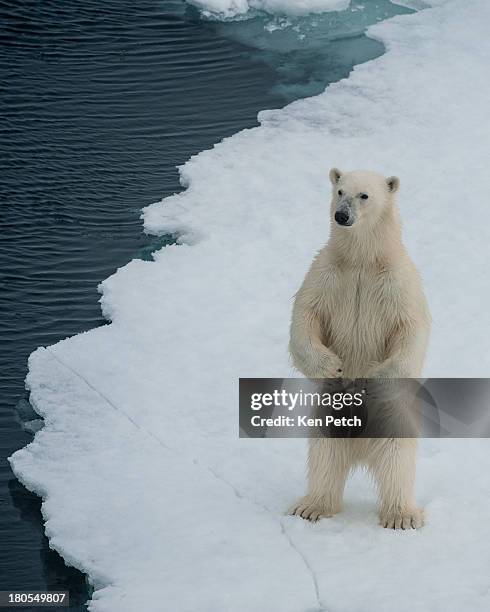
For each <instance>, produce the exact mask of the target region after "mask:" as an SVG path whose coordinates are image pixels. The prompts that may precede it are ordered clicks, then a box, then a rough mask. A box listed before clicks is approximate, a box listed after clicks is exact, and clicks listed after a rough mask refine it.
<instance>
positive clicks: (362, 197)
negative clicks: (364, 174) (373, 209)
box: [359, 193, 369, 200]
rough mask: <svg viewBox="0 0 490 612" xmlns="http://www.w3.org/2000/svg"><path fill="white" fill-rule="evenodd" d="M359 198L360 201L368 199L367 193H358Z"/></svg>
mask: <svg viewBox="0 0 490 612" xmlns="http://www.w3.org/2000/svg"><path fill="white" fill-rule="evenodd" d="M359 197H360V198H361V200H367V199H368V198H369V196H368V194H367V193H360V194H359Z"/></svg>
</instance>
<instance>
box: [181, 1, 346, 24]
mask: <svg viewBox="0 0 490 612" xmlns="http://www.w3.org/2000/svg"><path fill="white" fill-rule="evenodd" d="M187 1H188V3H189V4H193V5H194V6H196V7H197V8H198V9H200V10H201V11H202V12H203V14H204V15H206V16H213V17H215V18H216V17H217V18H225V19H229V18H236V17H240V16H243V15H246V14H247V13H248V12H249V11H251V10H254V9H255V10H259V11H265V12H266V13H271V14H279V15H307V14H308V13H322V12H325V11H343V10H344V9H346V8H347V7H348V6H349V4H350V0H187Z"/></svg>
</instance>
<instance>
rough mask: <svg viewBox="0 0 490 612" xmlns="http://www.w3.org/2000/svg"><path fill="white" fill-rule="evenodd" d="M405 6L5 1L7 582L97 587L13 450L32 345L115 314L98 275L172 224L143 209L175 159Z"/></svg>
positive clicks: (1, 415) (3, 479)
mask: <svg viewBox="0 0 490 612" xmlns="http://www.w3.org/2000/svg"><path fill="white" fill-rule="evenodd" d="M366 4H367V3H366ZM395 12H403V11H402V10H401V9H400V10H399V9H398V8H395V7H393V6H392V5H389V3H388V1H387V0H383V1H381V0H380V1H379V2H377V3H376V8H373V10H372V11H371V13H369V15H368V14H367V13H362V11H361V12H360V14H359V15H358V13H359V11H358V10H355V11H352V15H350V16H349V15H348V14H347V13H346V14H345V16H344V17H342V18H340V21H338V20H339V17H338V16H337V18H336V19H337V22H332V21H330V22H327V21H325V20H323V21H322V18H320V19H319V23H320V25H318V24H317V25H315V26H313V25H312V22H311V20H307V19H306V20H299V21H298V22H297V23H295V24H293V26H294V27H296V28H299V29H297V30H294V29H293V26H288V25H287V24H286V25H285V24H284V23H282V24H281V23H280V22H277V23H276V21H275V20H271V19H270V18H265V17H261V16H258V17H257V18H256V19H253V20H250V21H249V22H246V23H245V24H224V25H223V24H216V23H213V22H205V21H202V20H201V19H199V16H198V15H197V13H196V12H195V11H194V10H188V9H186V6H185V4H184V3H183V2H181V1H178V0H175V1H174V0H167V1H160V2H157V1H155V0H141V1H139V2H129V1H125V0H108V1H97V0H86V1H78V0H44V1H43V2H39V1H38V0H32V1H18V2H15V1H13V2H1V1H0V61H1V65H0V87H1V89H0V92H1V94H0V117H1V124H0V154H1V160H2V162H1V176H0V341H1V351H0V377H1V382H0V394H1V395H0V590H9V589H20V590H28V589H37V590H39V589H61V588H64V589H68V590H69V591H70V593H71V601H72V605H71V609H72V610H82V609H84V605H83V604H84V602H85V601H86V600H87V597H88V591H87V587H86V585H85V581H84V577H83V575H82V574H80V573H79V572H78V571H76V570H74V569H72V568H67V567H66V566H65V565H64V563H63V561H62V560H61V558H60V557H59V556H58V555H57V554H56V553H55V552H53V551H51V550H50V549H49V547H48V542H47V540H46V538H45V536H44V534H43V528H42V518H41V514H40V500H39V499H38V498H37V497H36V496H34V495H32V494H31V493H29V492H28V491H27V490H26V489H25V488H24V487H23V486H22V485H21V484H20V483H19V482H17V481H16V480H15V478H14V476H13V474H12V472H11V471H10V468H9V465H8V463H7V457H8V456H9V455H11V454H12V453H13V452H14V451H15V450H16V449H18V448H20V447H22V446H24V445H25V444H27V443H28V442H29V441H30V439H31V436H30V435H29V434H28V433H27V432H26V431H24V430H23V428H22V427H21V425H20V423H19V422H18V421H19V419H18V414H17V411H16V410H15V406H16V405H17V406H19V407H20V408H21V409H24V408H25V407H26V402H25V399H24V398H25V397H26V396H25V391H24V382H23V381H24V377H25V374H26V361H27V357H28V355H29V353H31V352H32V351H33V350H34V349H35V348H36V347H37V346H39V345H49V344H52V343H54V342H56V341H58V340H60V339H62V338H65V337H66V336H70V335H73V334H75V333H77V332H80V331H83V330H87V329H90V328H93V327H95V326H98V325H102V324H103V323H104V321H103V320H102V318H101V315H100V309H99V306H98V303H97V301H98V294H97V291H96V287H97V284H98V283H99V282H100V281H101V280H102V279H104V278H106V277H107V276H109V275H110V274H112V273H113V272H114V271H115V270H116V269H117V268H118V267H120V266H122V265H124V264H126V263H127V262H128V261H129V260H130V259H132V258H134V257H142V258H148V257H149V256H150V253H151V251H152V250H155V249H156V248H158V247H159V246H162V245H164V244H166V243H168V242H170V241H171V240H172V238H171V237H160V238H149V237H145V236H144V234H143V233H142V228H141V222H140V220H139V215H140V209H141V207H142V206H144V205H146V204H149V203H151V202H154V201H156V200H158V199H160V198H161V197H163V196H166V195H169V194H171V193H174V192H175V191H178V190H179V189H180V187H179V183H178V175H177V172H176V170H175V165H177V164H181V163H183V162H184V161H185V160H186V159H188V158H189V156H190V155H192V154H194V153H197V152H199V151H201V150H203V149H205V148H208V147H210V146H212V144H213V143H215V142H216V141H218V140H220V139H221V138H223V137H224V136H228V135H231V134H233V133H234V132H236V131H238V130H239V129H242V128H243V127H248V126H253V125H255V124H256V120H255V117H256V114H257V112H258V111H259V110H261V109H264V108H273V107H278V106H282V105H284V103H285V102H286V101H289V100H291V99H294V98H295V97H299V96H302V95H311V94H312V93H316V92H317V91H321V90H322V89H323V88H324V87H325V85H326V83H328V82H330V81H333V80H337V79H338V78H341V77H343V76H346V75H347V74H348V72H349V71H350V69H351V67H352V65H353V64H355V63H358V62H360V61H364V60H366V59H370V58H372V57H375V56H377V55H379V54H380V53H381V52H382V47H381V45H379V44H378V43H375V42H374V41H370V40H368V39H366V38H365V37H364V36H363V35H362V30H363V28H364V27H365V25H366V23H367V22H374V21H376V20H378V19H380V18H383V17H385V16H388V15H389V14H394V13H395ZM354 13H355V14H354ZM360 17H362V19H360ZM342 19H343V21H342ZM356 20H357V21H356ZM366 20H367V21H366ZM365 22H366V23H365ZM271 24H272V25H271ZM276 25H277V26H278V27H277V28H276ZM312 28H313V29H312ZM305 32H306V35H305V37H303V38H302V37H301V36H302V34H303V33H305ZM305 38H306V42H305ZM169 299H171V297H169ZM19 402H20V403H19ZM24 609H27V608H24Z"/></svg>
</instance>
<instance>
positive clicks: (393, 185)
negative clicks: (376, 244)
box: [330, 168, 400, 229]
mask: <svg viewBox="0 0 490 612" xmlns="http://www.w3.org/2000/svg"><path fill="white" fill-rule="evenodd" d="M330 181H331V183H332V186H333V190H332V206H331V210H332V220H333V222H334V223H335V225H337V226H341V227H343V228H352V227H354V228H364V229H367V228H368V227H370V226H376V225H378V224H379V223H380V222H381V221H382V219H383V218H385V217H387V213H388V214H389V213H391V212H394V209H395V206H396V204H395V194H396V192H397V191H398V189H399V187H400V180H399V179H398V178H397V177H396V176H390V177H388V178H385V177H384V176H381V175H380V174H376V173H375V172H367V171H365V170H355V171H353V172H341V171H340V170H338V169H337V168H332V169H331V170H330Z"/></svg>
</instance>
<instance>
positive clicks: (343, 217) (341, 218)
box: [335, 210, 349, 225]
mask: <svg viewBox="0 0 490 612" xmlns="http://www.w3.org/2000/svg"><path fill="white" fill-rule="evenodd" d="M335 221H337V223H338V224H339V225H347V221H349V213H346V212H345V211H344V210H338V211H337V212H336V213H335Z"/></svg>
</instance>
